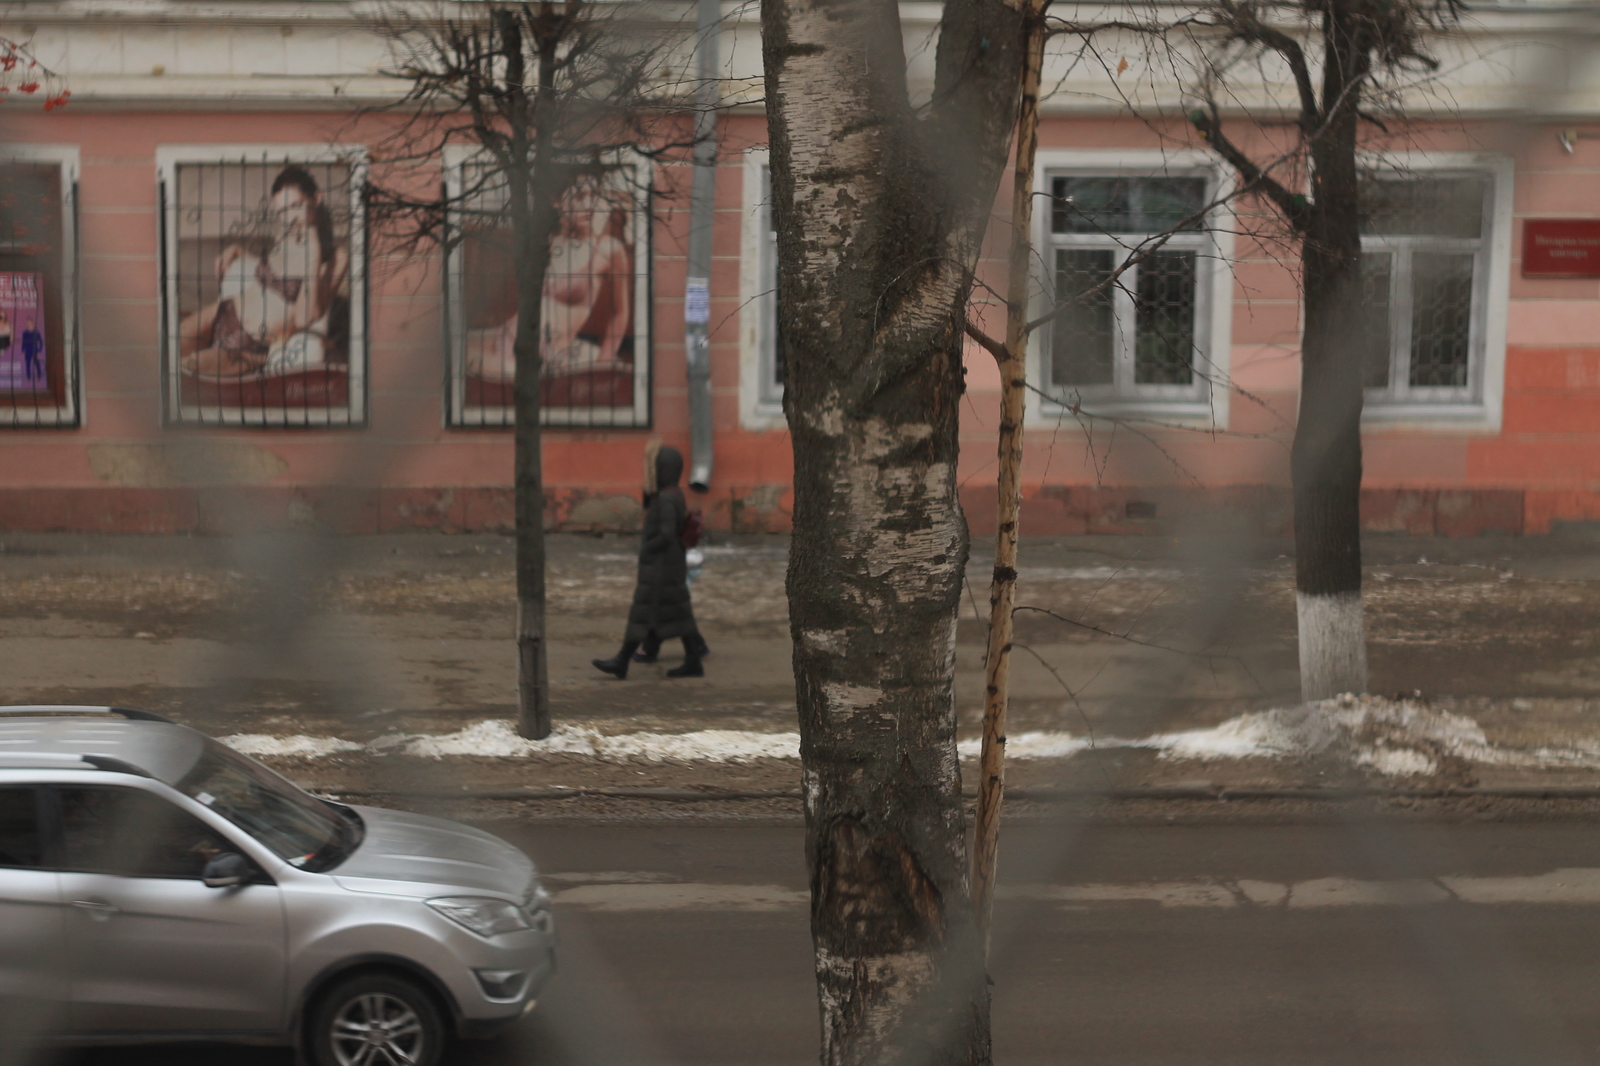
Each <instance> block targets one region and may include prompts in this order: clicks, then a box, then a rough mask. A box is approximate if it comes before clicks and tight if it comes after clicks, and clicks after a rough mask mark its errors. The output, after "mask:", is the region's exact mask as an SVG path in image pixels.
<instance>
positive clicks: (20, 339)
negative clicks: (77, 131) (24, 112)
mask: <svg viewBox="0 0 1600 1066" xmlns="http://www.w3.org/2000/svg"><path fill="white" fill-rule="evenodd" d="M77 277H78V248H77V153H76V151H75V150H74V149H70V148H58V147H55V146H42V145H41V146H27V145H14V146H8V147H6V148H4V149H0V428H33V427H40V428H45V427H71V426H77V425H79V424H80V423H81V421H82V403H81V367H82V362H81V356H80V351H79V337H78V306H77Z"/></svg>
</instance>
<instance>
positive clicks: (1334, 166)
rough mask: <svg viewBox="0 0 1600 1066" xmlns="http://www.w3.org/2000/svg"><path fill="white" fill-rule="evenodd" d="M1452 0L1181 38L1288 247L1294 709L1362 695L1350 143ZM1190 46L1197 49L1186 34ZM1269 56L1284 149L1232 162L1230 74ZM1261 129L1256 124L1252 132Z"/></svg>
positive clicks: (1297, 12)
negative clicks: (1293, 368)
mask: <svg viewBox="0 0 1600 1066" xmlns="http://www.w3.org/2000/svg"><path fill="white" fill-rule="evenodd" d="M1459 12H1460V6H1459V4H1458V3H1457V0H1283V2H1255V0H1252V2H1243V3H1241V2H1235V0H1218V2H1215V3H1212V4H1209V5H1206V6H1205V8H1204V15H1203V16H1202V17H1201V18H1200V19H1198V20H1196V22H1195V24H1193V25H1192V26H1191V27H1190V28H1188V29H1187V30H1186V34H1187V35H1188V36H1189V38H1190V39H1191V40H1196V41H1202V40H1203V48H1204V52H1205V54H1206V56H1207V57H1208V60H1209V61H1208V62H1207V63H1206V64H1205V65H1204V66H1203V67H1202V75H1201V76H1200V77H1199V78H1198V79H1197V80H1196V82H1195V83H1194V84H1193V85H1191V86H1190V89H1191V91H1192V92H1193V94H1194V98H1195V101H1196V106H1195V107H1194V108H1193V110H1192V111H1191V112H1190V115H1189V118H1190V121H1191V122H1192V123H1193V125H1194V127H1195V129H1196V130H1197V131H1198V132H1199V135H1200V136H1201V137H1202V138H1204V140H1205V141H1206V143H1207V144H1209V145H1210V146H1211V147H1212V148H1214V149H1215V150H1216V151H1217V152H1218V154H1220V155H1221V156H1222V158H1223V159H1224V160H1226V161H1227V163H1228V165H1229V166H1230V167H1232V168H1233V170H1234V171H1235V172H1236V173H1237V174H1238V177H1239V182H1240V185H1241V188H1242V191H1244V192H1248V193H1253V194H1256V195H1257V196H1258V197H1260V198H1261V199H1262V200H1264V201H1265V202H1266V203H1267V204H1268V205H1270V208H1271V209H1272V210H1273V211H1275V212H1276V214H1277V216H1278V217H1279V218H1280V219H1281V220H1282V223H1283V225H1284V226H1285V227H1286V229H1287V235H1288V236H1290V237H1291V238H1292V239H1294V240H1297V241H1298V243H1299V249H1300V273H1301V286H1302V289H1303V292H1304V315H1305V317H1304V322H1303V326H1302V333H1301V345H1300V366H1301V370H1300V416H1299V421H1298V424H1297V426H1296V429H1295V438H1294V447H1293V453H1292V458H1291V471H1292V478H1293V482H1294V535H1295V591H1296V599H1297V603H1298V614H1299V630H1300V686H1301V693H1302V695H1303V696H1304V698H1306V699H1325V698H1327V697H1330V696H1336V695H1338V694H1339V693H1341V692H1364V691H1366V687H1367V655H1366V633H1365V624H1364V620H1363V616H1362V608H1361V536H1360V530H1361V525H1360V502H1361V408H1362V403H1363V391H1362V385H1363V365H1362V350H1363V349H1362V343H1363V336H1364V330H1365V329H1366V325H1365V320H1366V318H1367V317H1368V310H1367V308H1366V307H1364V305H1363V299H1362V278H1361V216H1362V180H1361V166H1360V153H1361V150H1362V148H1363V146H1364V144H1365V141H1366V137H1365V136H1364V134H1366V133H1368V132H1375V133H1377V134H1379V135H1380V136H1381V135H1382V134H1383V133H1384V132H1385V130H1386V127H1385V125H1384V123H1383V122H1382V121H1381V120H1380V119H1378V118H1377V117H1376V115H1375V112H1376V111H1377V110H1378V108H1379V106H1380V105H1381V104H1382V103H1384V102H1386V101H1391V100H1393V99H1394V96H1395V94H1394V89H1395V83H1394V79H1395V78H1396V77H1401V78H1403V77H1405V76H1406V75H1407V72H1410V71H1416V70H1417V69H1419V68H1420V69H1422V70H1432V69H1434V68H1435V67H1436V66H1437V61H1436V60H1435V59H1433V58H1432V56H1430V55H1429V54H1428V51H1427V44H1426V41H1425V39H1424V38H1425V36H1426V35H1427V34H1428V33H1429V32H1431V31H1439V30H1442V29H1444V28H1446V27H1447V26H1449V25H1450V24H1452V23H1454V22H1455V21H1456V19H1457V17H1458V15H1459ZM1202 34H1203V35H1205V36H1204V37H1203V38H1202V37H1201V36H1200V35H1202ZM1263 57H1270V58H1273V59H1276V60H1277V61H1278V62H1280V63H1281V64H1282V65H1283V67H1284V68H1285V69H1286V70H1287V71H1288V73H1289V74H1290V76H1291V83H1292V86H1293V93H1294V96H1293V101H1292V103H1290V102H1288V101H1285V103H1286V104H1287V107H1285V110H1286V111H1287V112H1288V113H1289V114H1290V115H1292V116H1293V117H1292V130H1293V136H1294V143H1293V144H1291V145H1289V146H1288V147H1287V149H1280V150H1278V151H1276V152H1274V153H1273V154H1272V155H1270V156H1268V155H1264V154H1262V153H1260V152H1259V151H1257V152H1256V153H1254V154H1253V153H1252V152H1251V151H1248V150H1246V148H1245V147H1244V146H1242V145H1241V144H1240V143H1239V142H1238V141H1236V140H1235V139H1234V136H1233V135H1232V133H1230V129H1229V121H1228V120H1229V115H1228V108H1227V104H1228V103H1229V102H1230V101H1233V100H1236V99H1238V98H1239V96H1240V94H1239V93H1238V91H1237V90H1238V89H1239V86H1238V85H1237V84H1234V80H1235V77H1236V72H1242V71H1251V72H1253V73H1254V76H1255V79H1256V80H1257V82H1258V83H1259V82H1261V81H1264V80H1265V79H1264V78H1263V76H1262V71H1263V70H1264V69H1265V67H1266V64H1264V63H1262V62H1260V60H1261V59H1262V58H1263ZM1267 124H1270V125H1277V124H1278V123H1276V122H1273V121H1271V120H1265V121H1264V122H1263V125H1267Z"/></svg>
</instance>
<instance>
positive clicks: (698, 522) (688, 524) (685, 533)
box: [678, 511, 706, 548]
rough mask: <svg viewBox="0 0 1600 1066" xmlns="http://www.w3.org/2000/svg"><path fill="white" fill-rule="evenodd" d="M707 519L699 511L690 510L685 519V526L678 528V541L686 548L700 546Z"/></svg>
mask: <svg viewBox="0 0 1600 1066" xmlns="http://www.w3.org/2000/svg"><path fill="white" fill-rule="evenodd" d="M705 528H706V520H705V519H704V518H703V517H701V515H700V512H699V511H690V512H689V513H688V514H687V515H685V516H684V519H683V528H682V529H680V530H678V543H679V544H682V545H683V546H684V547H685V548H698V547H699V546H700V534H701V533H702V532H704V531H705Z"/></svg>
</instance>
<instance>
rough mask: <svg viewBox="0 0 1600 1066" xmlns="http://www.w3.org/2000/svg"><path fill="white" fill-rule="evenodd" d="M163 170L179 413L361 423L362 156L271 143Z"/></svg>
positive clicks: (173, 379) (170, 381)
mask: <svg viewBox="0 0 1600 1066" xmlns="http://www.w3.org/2000/svg"><path fill="white" fill-rule="evenodd" d="M162 179H163V180H162V206H163V215H164V218H163V223H164V226H163V230H164V236H165V240H164V242H163V248H162V273H163V277H164V285H163V295H164V303H163V320H164V360H163V367H164V373H165V378H166V382H165V384H166V399H167V418H168V421H170V422H176V423H193V424H206V425H255V426H339V425H359V424H362V423H363V422H364V421H365V417H366V357H367V338H366V231H365V226H364V217H363V213H362V199H361V182H362V179H363V175H362V173H361V168H360V166H359V164H357V163H356V162H353V161H350V160H348V159H346V160H343V161H337V162H326V161H323V162H316V161H308V160H306V159H304V158H294V157H286V156H277V155H273V154H269V153H267V152H262V153H260V154H256V153H251V154H248V155H244V156H238V157H232V158H227V159H210V160H195V161H192V162H191V161H182V160H179V161H177V162H175V163H172V164H171V165H169V166H167V167H165V168H164V172H163V175H162Z"/></svg>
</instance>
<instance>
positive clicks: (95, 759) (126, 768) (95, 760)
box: [0, 751, 151, 777]
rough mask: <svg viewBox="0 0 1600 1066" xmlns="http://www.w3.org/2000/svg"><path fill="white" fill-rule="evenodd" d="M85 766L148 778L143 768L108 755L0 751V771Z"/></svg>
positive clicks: (76, 768) (63, 768)
mask: <svg viewBox="0 0 1600 1066" xmlns="http://www.w3.org/2000/svg"><path fill="white" fill-rule="evenodd" d="M85 765H87V766H91V767H93V768H94V769H96V770H105V771H107V772H108V773H113V774H133V775H134V776H136V777H150V776H151V774H150V772H149V771H148V770H145V769H144V768H143V767H140V766H135V765H133V763H131V762H128V761H127V760H126V759H118V758H115V757H113V756H110V755H69V754H66V753H65V752H55V751H0V770H23V769H35V768H37V769H42V770H80V769H82V768H83V767H84V766H85Z"/></svg>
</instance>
